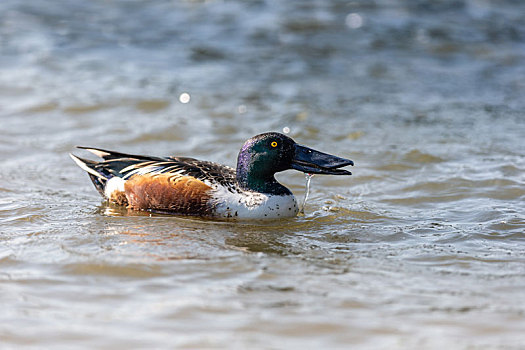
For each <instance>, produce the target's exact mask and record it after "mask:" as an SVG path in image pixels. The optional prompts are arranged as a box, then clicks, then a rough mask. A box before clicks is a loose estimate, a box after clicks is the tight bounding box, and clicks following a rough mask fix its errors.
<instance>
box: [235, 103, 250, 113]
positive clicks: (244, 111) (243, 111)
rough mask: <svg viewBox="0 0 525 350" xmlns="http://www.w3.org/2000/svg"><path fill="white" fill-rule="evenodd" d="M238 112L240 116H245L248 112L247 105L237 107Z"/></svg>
mask: <svg viewBox="0 0 525 350" xmlns="http://www.w3.org/2000/svg"><path fill="white" fill-rule="evenodd" d="M237 111H238V112H239V114H244V113H246V112H247V111H248V108H247V107H246V105H239V106H238V107H237Z"/></svg>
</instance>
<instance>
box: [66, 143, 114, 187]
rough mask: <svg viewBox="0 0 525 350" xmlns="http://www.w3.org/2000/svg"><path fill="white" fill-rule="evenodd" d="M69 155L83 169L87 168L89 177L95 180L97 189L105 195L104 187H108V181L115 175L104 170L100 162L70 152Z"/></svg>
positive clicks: (94, 183)
mask: <svg viewBox="0 0 525 350" xmlns="http://www.w3.org/2000/svg"><path fill="white" fill-rule="evenodd" d="M69 156H70V157H71V159H73V161H74V162H75V163H76V164H77V165H78V166H79V167H80V168H81V169H83V170H85V171H86V172H87V173H88V175H89V178H90V179H91V181H92V182H93V185H95V188H96V189H97V191H98V192H99V193H100V194H101V195H102V196H105V194H104V189H105V188H106V183H107V182H108V180H109V179H110V178H112V177H113V175H111V174H110V173H108V172H106V171H104V168H100V167H97V165H98V164H99V163H97V162H94V161H92V160H89V159H84V158H80V157H77V156H75V155H74V154H71V153H70V154H69Z"/></svg>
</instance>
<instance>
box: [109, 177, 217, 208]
mask: <svg viewBox="0 0 525 350" xmlns="http://www.w3.org/2000/svg"><path fill="white" fill-rule="evenodd" d="M124 189H125V192H124V193H122V192H120V193H121V194H123V195H125V200H123V199H124V198H122V196H121V195H118V194H117V193H115V195H112V196H111V198H110V200H112V201H113V202H115V203H117V204H124V205H125V204H127V205H128V208H131V209H135V210H152V211H158V212H169V213H177V214H185V215H209V214H210V211H211V209H212V208H211V206H210V205H209V199H210V198H211V196H210V194H209V190H210V189H211V187H210V186H208V185H206V184H205V183H204V182H202V181H200V180H197V179H195V178H194V177H191V176H182V175H174V174H155V175H151V174H145V175H135V176H132V177H131V178H130V179H129V180H127V181H126V183H125V184H124Z"/></svg>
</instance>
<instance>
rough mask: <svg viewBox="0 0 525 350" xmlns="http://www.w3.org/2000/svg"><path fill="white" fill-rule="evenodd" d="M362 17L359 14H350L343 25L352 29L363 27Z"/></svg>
mask: <svg viewBox="0 0 525 350" xmlns="http://www.w3.org/2000/svg"><path fill="white" fill-rule="evenodd" d="M363 22H364V21H363V17H361V15H360V14H359V13H350V14H349V15H348V16H346V18H345V23H346V25H347V26H348V27H350V28H352V29H357V28H361V27H362V26H363Z"/></svg>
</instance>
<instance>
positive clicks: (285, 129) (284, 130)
mask: <svg viewBox="0 0 525 350" xmlns="http://www.w3.org/2000/svg"><path fill="white" fill-rule="evenodd" d="M289 132H290V128H289V127H287V126H285V127H284V128H283V133H284V134H288V133H289Z"/></svg>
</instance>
